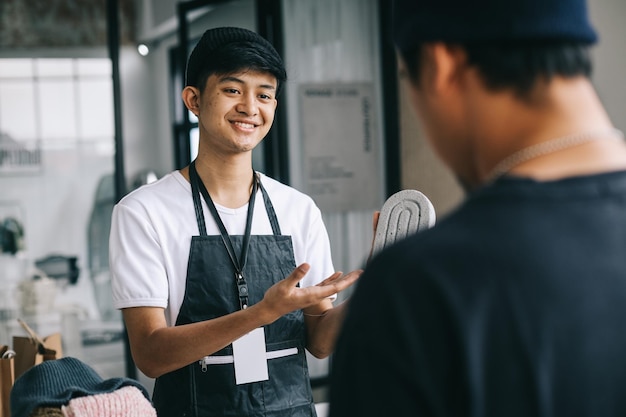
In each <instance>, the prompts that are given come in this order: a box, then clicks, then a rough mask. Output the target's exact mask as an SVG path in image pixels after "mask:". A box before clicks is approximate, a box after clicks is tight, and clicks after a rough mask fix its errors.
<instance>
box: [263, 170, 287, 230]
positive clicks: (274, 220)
mask: <svg viewBox="0 0 626 417" xmlns="http://www.w3.org/2000/svg"><path fill="white" fill-rule="evenodd" d="M257 177H259V178H258V183H259V188H261V193H263V201H264V202H265V211H266V212H267V217H268V218H269V220H270V224H271V225H272V232H274V236H280V235H281V232H280V225H279V224H278V217H277V216H276V212H275V211H274V206H273V205H272V200H270V196H269V195H268V194H267V191H265V187H263V184H262V183H261V178H260V176H259V175H258V174H257Z"/></svg>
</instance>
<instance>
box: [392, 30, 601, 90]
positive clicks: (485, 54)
mask: <svg viewBox="0 0 626 417" xmlns="http://www.w3.org/2000/svg"><path fill="white" fill-rule="evenodd" d="M422 45H423V44H422ZM422 45H418V46H415V47H412V48H409V49H406V50H400V51H399V54H400V56H401V58H402V60H403V61H404V63H405V66H406V68H407V72H408V75H409V77H410V78H411V79H412V80H413V81H416V80H418V79H419V75H420V71H421V65H422V60H423V58H422V51H423V47H422ZM458 46H460V47H461V48H463V49H464V50H465V51H466V53H467V60H468V64H469V65H472V66H474V67H476V68H477V69H478V71H479V73H480V74H481V77H482V79H483V82H484V83H485V86H486V87H487V88H488V89H490V90H492V91H498V90H504V89H511V90H513V91H514V92H515V93H516V94H517V95H518V96H520V97H525V96H527V95H528V93H530V91H531V90H532V88H533V87H534V86H535V84H536V83H537V82H538V81H540V80H543V81H549V80H551V79H552V78H554V77H557V76H560V77H565V78H571V77H575V76H585V77H587V78H590V77H591V73H592V62H591V57H590V53H589V45H587V44H582V43H570V42H563V41H530V40H528V41H519V42H502V43H498V42H489V43H487V42H475V43H461V44H458Z"/></svg>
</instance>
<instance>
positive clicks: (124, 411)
mask: <svg viewBox="0 0 626 417" xmlns="http://www.w3.org/2000/svg"><path fill="white" fill-rule="evenodd" d="M61 410H62V411H63V414H64V416H65V417H156V410H155V409H154V407H153V406H152V404H151V403H150V401H148V400H147V399H146V397H145V396H144V395H143V393H142V392H141V391H140V390H139V389H138V388H137V387H134V386H126V387H122V388H119V389H117V390H115V391H113V392H109V393H105V394H96V395H87V396H85V397H77V398H73V399H71V400H70V402H69V403H68V404H67V405H64V406H63V407H61Z"/></svg>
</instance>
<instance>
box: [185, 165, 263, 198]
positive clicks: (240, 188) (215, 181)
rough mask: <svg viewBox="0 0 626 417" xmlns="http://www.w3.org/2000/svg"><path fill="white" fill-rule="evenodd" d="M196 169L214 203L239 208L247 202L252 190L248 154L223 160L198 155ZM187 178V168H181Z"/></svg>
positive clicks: (251, 173) (251, 171) (251, 170)
mask: <svg viewBox="0 0 626 417" xmlns="http://www.w3.org/2000/svg"><path fill="white" fill-rule="evenodd" d="M195 164H196V170H197V171H198V175H199V176H200V179H201V180H202V182H203V183H204V186H205V187H206V189H207V191H208V192H209V194H210V196H211V199H212V200H213V202H214V203H216V204H219V205H221V206H224V207H228V208H239V207H242V206H244V205H246V204H247V203H248V201H249V200H250V193H251V191H252V178H253V177H252V175H253V169H252V161H251V158H250V156H249V155H240V158H232V159H230V160H224V159H219V158H210V157H206V156H205V157H202V156H200V155H199V156H198V158H196V162H195ZM181 173H182V174H183V176H184V177H185V178H187V180H189V168H188V167H186V168H184V169H182V170H181Z"/></svg>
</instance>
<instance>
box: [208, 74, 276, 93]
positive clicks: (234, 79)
mask: <svg viewBox="0 0 626 417" xmlns="http://www.w3.org/2000/svg"><path fill="white" fill-rule="evenodd" d="M227 82H233V83H237V84H245V82H244V81H243V80H242V79H240V78H237V77H233V76H232V75H225V76H223V77H222V78H220V80H219V83H220V84H222V83H227ZM258 87H260V88H264V89H266V90H276V87H275V86H274V85H272V84H260V85H259V86H258Z"/></svg>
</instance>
